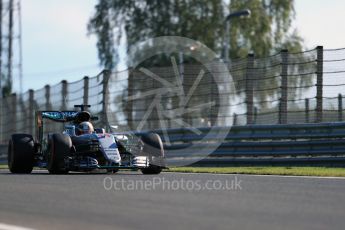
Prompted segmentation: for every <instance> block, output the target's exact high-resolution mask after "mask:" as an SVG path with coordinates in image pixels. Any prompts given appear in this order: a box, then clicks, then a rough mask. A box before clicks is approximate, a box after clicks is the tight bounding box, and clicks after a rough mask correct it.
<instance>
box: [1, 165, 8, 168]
mask: <svg viewBox="0 0 345 230" xmlns="http://www.w3.org/2000/svg"><path fill="white" fill-rule="evenodd" d="M0 169H8V166H7V164H0Z"/></svg>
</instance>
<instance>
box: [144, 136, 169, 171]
mask: <svg viewBox="0 0 345 230" xmlns="http://www.w3.org/2000/svg"><path fill="white" fill-rule="evenodd" d="M141 141H142V143H143V153H144V155H146V156H147V157H148V158H149V165H150V166H149V167H147V168H143V169H141V172H142V173H143V174H159V173H161V172H162V169H163V168H165V158H164V148H163V142H162V140H161V138H160V137H159V135H158V134H157V133H146V134H144V135H142V136H141Z"/></svg>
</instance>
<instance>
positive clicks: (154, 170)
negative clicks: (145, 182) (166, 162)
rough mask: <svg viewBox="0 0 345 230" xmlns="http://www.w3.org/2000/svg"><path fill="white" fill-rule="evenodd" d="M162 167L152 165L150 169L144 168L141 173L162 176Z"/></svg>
mask: <svg viewBox="0 0 345 230" xmlns="http://www.w3.org/2000/svg"><path fill="white" fill-rule="evenodd" d="M162 169H163V168H162V167H160V166H157V165H150V166H149V167H148V168H142V169H141V172H142V173H143V174H160V173H161V172H162Z"/></svg>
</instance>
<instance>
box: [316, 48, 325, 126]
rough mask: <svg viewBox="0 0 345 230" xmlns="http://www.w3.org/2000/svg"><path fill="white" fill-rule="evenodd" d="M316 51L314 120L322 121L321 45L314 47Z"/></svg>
mask: <svg viewBox="0 0 345 230" xmlns="http://www.w3.org/2000/svg"><path fill="white" fill-rule="evenodd" d="M316 51H317V61H316V64H317V67H316V74H317V78H316V122H317V123H319V122H322V112H323V111H322V110H323V105H322V97H323V91H322V87H323V46H318V47H316Z"/></svg>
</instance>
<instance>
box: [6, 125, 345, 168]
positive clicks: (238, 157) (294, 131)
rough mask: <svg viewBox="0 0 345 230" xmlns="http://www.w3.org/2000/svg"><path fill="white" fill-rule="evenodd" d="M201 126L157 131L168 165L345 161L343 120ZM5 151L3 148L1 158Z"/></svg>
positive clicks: (342, 163)
mask: <svg viewBox="0 0 345 230" xmlns="http://www.w3.org/2000/svg"><path fill="white" fill-rule="evenodd" d="M197 130H198V132H197V133H195V131H196V130H190V129H187V128H179V129H167V130H153V132H157V133H158V134H159V135H160V136H161V137H162V140H163V142H164V145H165V152H166V157H167V160H168V164H169V165H183V164H184V162H195V161H197V162H196V163H193V164H194V165H204V166H224V165H236V164H240V165H262V164H278V165H279V164H282V165H287V164H288V165H306V164H307V165H345V122H335V123H318V124H291V125H290V124H289V125H246V126H233V127H231V129H230V127H212V128H210V127H201V128H197ZM137 134H140V133H137ZM220 137H222V139H219V138H220ZM168 143H169V144H168ZM6 151H7V148H6V146H0V162H1V161H2V162H4V161H5V157H4V156H5V155H6ZM207 151H209V152H210V154H206V153H207ZM186 159H188V160H186Z"/></svg>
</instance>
